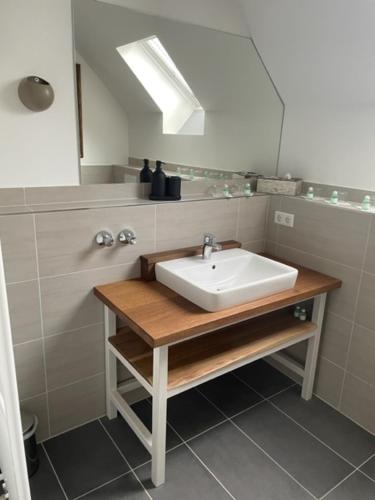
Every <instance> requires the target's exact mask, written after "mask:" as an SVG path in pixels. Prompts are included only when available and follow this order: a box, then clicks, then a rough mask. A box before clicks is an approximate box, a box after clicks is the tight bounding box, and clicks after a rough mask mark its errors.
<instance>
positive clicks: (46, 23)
mask: <svg viewBox="0 0 375 500" xmlns="http://www.w3.org/2000/svg"><path fill="white" fill-rule="evenodd" d="M0 61H1V72H0V164H1V168H0V187H12V186H42V185H44V186H52V185H64V184H78V182H79V173H78V153H77V133H76V115H75V104H74V99H75V90H74V79H73V54H72V26H71V9H70V2H68V1H67V0H2V1H1V2H0ZM28 75H39V76H41V77H43V78H45V79H46V80H48V81H49V82H50V83H51V84H52V85H53V87H54V90H55V102H54V104H53V105H52V107H51V108H49V109H48V110H47V111H44V112H41V113H35V112H32V111H29V110H28V109H27V108H25V107H24V106H23V104H21V102H20V101H19V99H18V95H17V86H18V83H19V81H20V80H21V79H22V78H23V77H25V76H28Z"/></svg>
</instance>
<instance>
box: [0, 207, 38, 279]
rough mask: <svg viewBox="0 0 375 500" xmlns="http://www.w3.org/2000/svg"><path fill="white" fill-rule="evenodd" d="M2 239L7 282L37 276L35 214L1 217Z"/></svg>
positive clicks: (0, 229)
mask: <svg viewBox="0 0 375 500" xmlns="http://www.w3.org/2000/svg"><path fill="white" fill-rule="evenodd" d="M0 240H1V245H2V250H3V257H4V265H5V277H6V281H7V283H11V282H14V281H26V280H32V279H35V278H36V277H37V267H36V254H35V238H34V223H33V215H8V216H1V217H0Z"/></svg>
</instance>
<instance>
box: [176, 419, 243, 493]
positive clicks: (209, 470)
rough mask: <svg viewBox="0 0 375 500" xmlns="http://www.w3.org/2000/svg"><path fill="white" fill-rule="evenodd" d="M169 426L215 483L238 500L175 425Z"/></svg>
mask: <svg viewBox="0 0 375 500" xmlns="http://www.w3.org/2000/svg"><path fill="white" fill-rule="evenodd" d="M224 422H225V420H224V421H223V422H221V423H222V424H223V423H224ZM168 425H169V426H170V428H171V429H172V430H173V432H175V433H176V434H177V436H178V437H179V438H180V439H181V440H182V442H183V444H184V445H185V446H186V447H187V449H188V450H189V451H190V453H191V454H192V455H193V456H194V457H195V458H196V459H197V460H198V462H200V463H201V464H202V465H203V467H204V468H205V469H206V470H207V471H208V472H209V474H211V476H212V477H213V478H214V479H215V481H216V482H217V483H218V484H219V485H220V486H221V487H222V488H223V490H224V491H225V492H226V493H227V494H228V495H229V496H230V498H232V499H233V500H237V499H236V497H235V496H233V495H232V493H231V492H230V491H229V490H228V489H227V488H226V486H224V484H223V483H222V482H221V481H220V479H218V478H217V477H216V476H215V474H214V473H213V472H212V470H211V469H210V468H209V467H208V465H207V464H205V463H204V461H203V460H202V459H201V458H200V457H199V456H198V455H197V454H196V453H195V451H194V450H193V449H192V448H191V446H190V445H189V443H188V442H186V441H185V440H184V439H183V438H182V436H181V435H180V434H179V433H178V432H177V431H176V429H175V428H174V427H173V425H171V424H170V423H169V421H168Z"/></svg>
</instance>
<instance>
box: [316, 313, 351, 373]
mask: <svg viewBox="0 0 375 500" xmlns="http://www.w3.org/2000/svg"><path fill="white" fill-rule="evenodd" d="M351 330H352V322H351V321H348V320H346V319H344V318H341V317H339V316H336V314H332V313H327V314H326V318H325V323H324V327H323V332H322V337H321V343H320V354H321V355H322V356H324V357H325V358H327V359H329V360H330V361H332V362H333V363H336V364H337V365H340V366H341V367H343V368H344V367H345V363H346V357H347V354H348V347H349V340H350V334H351Z"/></svg>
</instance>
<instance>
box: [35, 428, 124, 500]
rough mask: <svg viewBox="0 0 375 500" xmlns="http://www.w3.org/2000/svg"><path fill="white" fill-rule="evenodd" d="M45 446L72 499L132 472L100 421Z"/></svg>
mask: <svg viewBox="0 0 375 500" xmlns="http://www.w3.org/2000/svg"><path fill="white" fill-rule="evenodd" d="M44 445H45V448H46V450H47V453H48V455H49V457H50V459H51V461H52V464H53V466H54V468H55V470H56V472H57V475H58V476H59V478H60V481H61V483H62V485H63V488H64V489H65V491H66V493H67V495H68V497H69V498H75V497H76V496H79V495H83V494H84V493H86V492H88V491H90V490H92V489H94V488H96V487H98V486H100V485H102V484H104V483H106V482H108V481H111V480H112V479H114V478H115V477H118V476H120V475H121V474H123V473H125V472H127V471H128V470H129V467H128V466H127V465H126V463H125V462H124V460H123V458H122V457H121V455H120V454H119V452H118V451H117V449H116V447H115V446H114V444H113V443H112V441H111V440H110V438H109V437H108V435H107V434H106V432H105V430H104V429H103V427H102V426H101V425H100V423H99V422H98V421H94V422H91V423H89V424H86V425H84V426H82V427H79V428H78V429H74V430H72V431H69V432H66V433H65V434H62V435H61V436H57V437H55V438H52V439H50V440H48V441H46V442H45V443H44Z"/></svg>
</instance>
